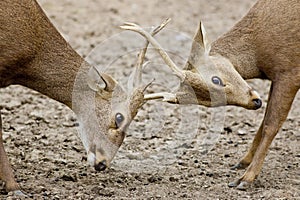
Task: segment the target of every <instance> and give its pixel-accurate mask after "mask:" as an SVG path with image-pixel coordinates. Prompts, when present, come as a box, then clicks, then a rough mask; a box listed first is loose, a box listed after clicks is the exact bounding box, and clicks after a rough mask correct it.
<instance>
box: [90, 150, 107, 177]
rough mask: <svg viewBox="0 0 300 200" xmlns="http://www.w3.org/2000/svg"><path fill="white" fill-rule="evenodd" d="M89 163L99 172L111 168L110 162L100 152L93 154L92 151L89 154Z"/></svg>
mask: <svg viewBox="0 0 300 200" xmlns="http://www.w3.org/2000/svg"><path fill="white" fill-rule="evenodd" d="M88 162H89V163H90V165H91V166H92V167H94V168H95V170H96V171H98V172H99V171H104V170H105V169H106V168H108V166H109V162H108V160H107V159H106V157H105V156H104V155H103V154H102V153H100V152H99V151H96V153H93V152H91V151H90V152H89V153H88Z"/></svg>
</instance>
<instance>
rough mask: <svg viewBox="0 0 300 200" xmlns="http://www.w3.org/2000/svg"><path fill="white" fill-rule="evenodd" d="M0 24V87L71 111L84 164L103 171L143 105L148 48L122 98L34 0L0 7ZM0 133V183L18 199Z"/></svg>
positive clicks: (13, 0)
mask: <svg viewBox="0 0 300 200" xmlns="http://www.w3.org/2000/svg"><path fill="white" fill-rule="evenodd" d="M167 22H168V21H166V22H164V23H163V24H162V25H161V26H159V27H157V28H156V29H154V30H153V35H154V34H156V33H157V32H158V31H159V30H161V29H162V28H163V27H164V26H165V25H166V23H167ZM0 24H1V26H0V49H1V50H0V87H6V86H9V85H12V84H19V85H22V86H25V87H28V88H31V89H33V90H36V91H39V92H41V93H42V94H45V95H47V96H49V97H50V98H53V99H55V100H57V101H59V102H62V103H64V104H65V105H67V106H68V107H70V108H71V109H73V111H74V112H75V114H77V116H78V121H79V123H80V126H79V131H80V136H81V140H82V142H83V144H84V147H85V149H86V151H87V154H88V156H87V159H88V161H89V163H90V164H91V165H92V166H94V168H95V170H97V171H101V170H104V169H105V168H107V167H108V166H109V165H110V162H111V160H112V159H113V157H114V155H115V153H116V151H117V150H118V148H119V147H120V145H121V144H122V142H123V140H124V137H125V130H126V128H127V127H128V126H129V124H130V122H131V121H132V119H133V118H134V117H135V115H136V114H137V111H138V109H139V108H140V107H141V106H142V105H143V104H144V102H145V100H144V91H145V88H146V87H147V85H146V86H142V83H141V65H142V64H143V60H144V56H145V52H146V49H147V45H148V43H146V45H145V48H143V49H142V51H141V53H140V56H139V59H138V62H137V67H136V68H135V71H134V72H135V76H134V77H133V78H134V79H135V80H133V82H134V83H135V86H134V87H132V89H131V91H130V92H125V91H124V90H123V89H122V87H121V86H120V85H119V84H118V83H117V81H115V80H114V79H113V78H112V77H111V76H110V75H108V74H106V73H103V72H101V71H100V70H99V69H97V68H96V67H93V66H91V65H89V64H88V63H87V62H86V61H85V60H84V59H83V58H82V57H81V56H80V55H79V54H77V53H76V52H75V51H74V50H73V49H72V47H71V46H70V45H69V44H68V43H67V42H66V41H65V40H64V39H63V37H62V36H61V35H60V33H59V32H58V31H57V29H56V28H55V27H54V26H53V24H52V23H51V22H50V20H49V19H48V18H47V16H46V14H45V13H44V12H43V10H42V9H41V7H40V6H39V5H38V3H37V2H36V1H35V0H22V1H19V0H4V1H0ZM0 117H1V116H0ZM0 128H1V129H0V179H1V180H2V181H3V182H4V183H5V189H6V191H7V192H10V191H13V192H14V193H15V194H22V192H21V191H20V187H19V185H18V183H17V182H16V181H15V178H14V174H13V171H12V168H11V166H10V164H9V160H8V158H7V155H6V152H5V150H4V146H3V139H2V123H1V120H0Z"/></svg>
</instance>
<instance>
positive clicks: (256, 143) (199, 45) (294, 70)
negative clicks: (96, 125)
mask: <svg viewBox="0 0 300 200" xmlns="http://www.w3.org/2000/svg"><path fill="white" fill-rule="evenodd" d="M299 10H300V2H299V1H298V0H258V1H257V2H256V4H255V5H254V6H253V7H252V8H251V9H250V10H249V12H248V13H247V14H246V15H245V16H244V17H243V18H242V19H241V20H240V21H239V22H238V23H236V24H235V25H234V26H233V28H231V30H229V31H228V32H227V33H225V34H224V35H223V36H221V37H220V38H218V39H217V40H216V41H214V42H213V43H212V44H211V45H210V44H209V43H208V40H207V36H206V32H205V30H204V27H203V25H202V24H201V23H200V25H199V28H198V30H197V33H196V35H195V37H194V41H193V44H192V48H191V54H190V56H189V59H188V61H187V63H186V65H185V68H184V70H182V69H180V68H178V67H177V66H176V65H175V64H174V63H173V62H172V60H171V59H170V58H169V57H168V55H167V53H166V52H164V51H163V49H162V47H161V46H160V45H159V44H158V42H157V41H156V40H155V39H154V38H153V37H151V36H150V35H149V34H148V33H147V32H145V31H144V30H143V29H142V28H141V27H139V26H137V25H135V24H131V23H127V24H125V25H124V26H122V27H123V28H124V29H127V30H132V31H136V32H139V33H140V34H142V35H143V36H144V37H146V38H147V39H148V40H149V41H150V43H151V44H152V45H153V46H154V47H155V48H156V49H157V50H158V52H159V53H160V54H161V56H162V58H163V59H164V60H165V62H166V63H167V64H168V66H169V67H170V68H171V69H172V70H173V72H174V73H175V74H176V75H177V76H178V77H179V78H180V79H181V85H180V88H179V90H178V92H176V93H175V94H172V93H156V94H150V95H146V96H147V98H149V99H150V98H152V99H155V98H163V100H164V101H169V102H172V103H179V104H180V103H182V104H185V103H194V104H200V105H205V106H219V105H222V104H227V105H238V106H243V107H245V108H248V109H252V108H254V109H257V108H259V107H260V106H261V100H260V98H258V96H257V95H256V94H255V92H253V91H252V90H251V89H250V87H248V86H247V84H246V83H245V82H244V81H243V80H242V78H243V79H254V78H259V79H268V80H270V81H271V82H272V84H271V88H270V93H269V100H268V104H267V108H266V111H265V116H264V119H263V121H262V123H261V125H260V128H259V129H258V131H257V133H256V135H255V137H254V140H253V142H252V145H251V147H250V149H249V150H248V152H247V153H246V154H245V156H244V157H243V158H242V159H241V160H240V162H239V163H238V164H236V165H235V166H234V167H233V169H245V168H247V170H246V172H245V173H244V174H243V175H242V177H240V178H238V179H237V180H235V181H233V182H231V183H229V186H230V187H237V188H238V189H241V190H244V189H246V188H247V187H248V185H249V184H250V183H252V182H253V181H254V180H255V178H256V177H257V176H258V175H259V173H260V171H261V169H262V166H263V162H264V159H265V157H266V155H267V151H268V148H269V146H270V145H271V143H272V140H273V139H274V137H275V136H276V134H277V132H278V131H279V129H280V128H281V126H282V124H283V123H284V121H285V120H286V118H287V115H288V113H289V110H290V108H291V105H292V103H293V100H294V98H295V96H296V94H297V92H298V90H299V88H300V51H299V50H300V15H299ZM189 88H192V89H193V90H191V89H189ZM192 93H194V94H195V96H196V101H194V100H190V99H189V98H190V97H192V96H193V95H191V94H192ZM223 95H225V97H226V98H225V101H224V100H223V101H222V102H221V103H219V102H218V101H217V100H216V99H217V97H218V96H223ZM214 101H216V103H215V102H214Z"/></svg>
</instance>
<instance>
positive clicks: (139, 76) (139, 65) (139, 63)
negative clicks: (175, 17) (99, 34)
mask: <svg viewBox="0 0 300 200" xmlns="http://www.w3.org/2000/svg"><path fill="white" fill-rule="evenodd" d="M170 21H171V19H170V18H167V19H165V20H164V21H163V22H162V23H161V24H160V25H159V26H157V27H156V28H154V29H153V30H152V31H151V33H150V34H151V36H154V35H156V34H157V33H158V32H159V31H161V30H162V29H163V28H164V27H165V26H166V25H167V24H168V23H169V22H170ZM126 24H127V25H131V26H134V25H135V24H133V23H126ZM148 45H149V41H148V40H146V42H145V44H144V48H143V49H142V50H141V52H140V53H139V57H138V60H137V63H136V72H137V73H135V76H136V77H134V80H136V81H137V85H140V84H141V82H142V66H143V63H144V60H145V55H146V52H147V48H148Z"/></svg>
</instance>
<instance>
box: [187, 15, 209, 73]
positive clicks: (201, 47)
mask: <svg viewBox="0 0 300 200" xmlns="http://www.w3.org/2000/svg"><path fill="white" fill-rule="evenodd" d="M209 51H210V44H209V42H208V39H207V35H206V31H205V28H204V26H203V24H202V22H201V21H200V22H199V26H198V29H197V32H196V34H195V36H194V38H193V43H192V48H191V52H190V56H189V59H188V63H187V65H186V67H185V68H186V69H187V70H192V71H193V70H195V67H197V66H198V65H199V61H200V60H201V59H202V58H203V57H204V56H205V55H206V54H208V52H209Z"/></svg>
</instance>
